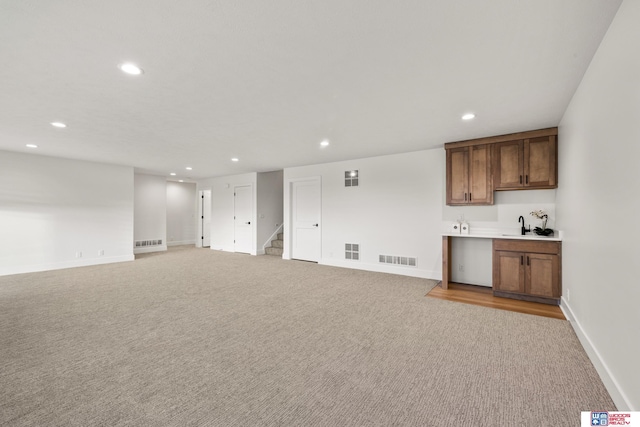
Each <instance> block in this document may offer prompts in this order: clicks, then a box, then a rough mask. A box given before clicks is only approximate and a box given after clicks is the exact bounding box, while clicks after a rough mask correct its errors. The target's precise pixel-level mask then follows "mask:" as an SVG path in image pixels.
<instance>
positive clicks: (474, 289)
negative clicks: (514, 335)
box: [427, 283, 566, 320]
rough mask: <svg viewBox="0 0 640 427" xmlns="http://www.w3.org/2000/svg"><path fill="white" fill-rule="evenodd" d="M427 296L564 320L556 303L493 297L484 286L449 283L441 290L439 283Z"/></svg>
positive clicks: (489, 289) (490, 291) (489, 290)
mask: <svg viewBox="0 0 640 427" xmlns="http://www.w3.org/2000/svg"><path fill="white" fill-rule="evenodd" d="M427 296H428V297H431V298H438V299H444V300H447V301H456V302H462V303H465V304H473V305H481V306H483V307H491V308H497V309H499V310H508V311H516V312H518V313H526V314H533V315H536V316H544V317H552V318H554V319H562V320H566V318H565V317H564V314H563V313H562V310H560V307H558V306H557V305H548V304H540V303H537V302H530V301H520V300H516V299H511V298H501V297H494V296H493V291H492V290H491V288H487V287H485V286H474V285H462V284H459V283H449V289H447V290H446V291H445V290H443V289H442V288H441V287H440V285H438V286H436V287H435V288H433V289H432V290H431V291H430V292H429V293H428V294H427Z"/></svg>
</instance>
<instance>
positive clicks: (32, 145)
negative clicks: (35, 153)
mask: <svg viewBox="0 0 640 427" xmlns="http://www.w3.org/2000/svg"><path fill="white" fill-rule="evenodd" d="M27 147H29V148H38V146H37V145H36V144H27Z"/></svg>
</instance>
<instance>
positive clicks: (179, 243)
mask: <svg viewBox="0 0 640 427" xmlns="http://www.w3.org/2000/svg"><path fill="white" fill-rule="evenodd" d="M195 244H196V241H195V240H193V239H192V240H178V241H175V242H167V246H184V245H195Z"/></svg>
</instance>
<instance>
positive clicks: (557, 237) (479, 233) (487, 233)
mask: <svg viewBox="0 0 640 427" xmlns="http://www.w3.org/2000/svg"><path fill="white" fill-rule="evenodd" d="M470 231H471V232H470V233H469V234H460V233H450V232H445V233H442V235H443V236H451V237H467V238H469V237H472V238H476V239H512V240H546V241H551V242H560V241H562V231H558V230H556V231H555V232H554V234H553V235H551V236H538V235H537V234H535V233H534V232H531V233H527V234H525V235H524V236H523V235H521V234H519V233H514V232H513V231H511V230H491V229H481V230H480V229H478V230H473V229H471V230H470Z"/></svg>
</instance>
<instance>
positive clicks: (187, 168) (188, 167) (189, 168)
mask: <svg viewBox="0 0 640 427" xmlns="http://www.w3.org/2000/svg"><path fill="white" fill-rule="evenodd" d="M185 169H186V170H188V171H190V170H193V168H192V167H191V166H187V167H186V168H185Z"/></svg>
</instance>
